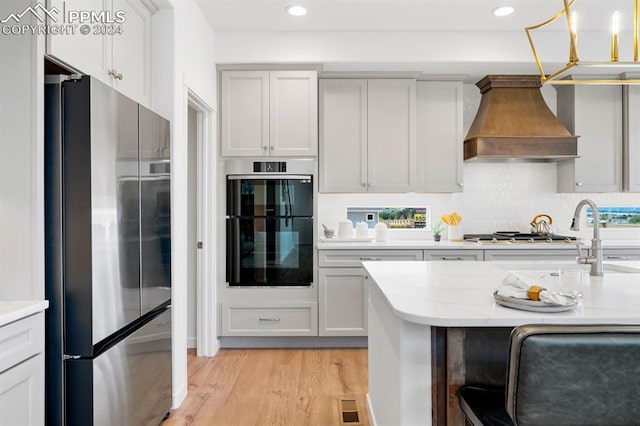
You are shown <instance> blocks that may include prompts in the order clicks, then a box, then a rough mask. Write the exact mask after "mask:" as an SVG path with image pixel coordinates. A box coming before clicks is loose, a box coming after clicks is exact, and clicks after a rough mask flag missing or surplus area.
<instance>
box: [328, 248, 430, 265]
mask: <svg viewBox="0 0 640 426" xmlns="http://www.w3.org/2000/svg"><path fill="white" fill-rule="evenodd" d="M318 256H319V257H320V259H319V261H318V265H319V266H320V267H333V268H340V267H342V268H344V267H353V268H359V267H361V266H362V262H363V261H371V260H422V250H319V251H318Z"/></svg>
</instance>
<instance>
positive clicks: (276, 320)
mask: <svg viewBox="0 0 640 426" xmlns="http://www.w3.org/2000/svg"><path fill="white" fill-rule="evenodd" d="M258 320H259V321H265V322H280V318H258Z"/></svg>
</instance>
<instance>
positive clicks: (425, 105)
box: [319, 78, 463, 192]
mask: <svg viewBox="0 0 640 426" xmlns="http://www.w3.org/2000/svg"><path fill="white" fill-rule="evenodd" d="M462 127H463V126H462V83H461V82H458V81H418V82H416V81H415V80H413V79H398V78H385V79H369V80H366V79H321V80H320V156H319V157H320V158H319V163H320V191H321V192H459V191H461V190H462V164H463V163H462V160H463V158H462V153H463V151H462V148H463V145H462V140H463V137H462Z"/></svg>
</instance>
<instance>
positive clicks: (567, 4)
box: [525, 0, 576, 31]
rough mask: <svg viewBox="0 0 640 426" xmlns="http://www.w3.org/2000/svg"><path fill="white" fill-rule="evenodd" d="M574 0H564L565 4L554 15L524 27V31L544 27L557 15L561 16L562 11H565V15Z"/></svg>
mask: <svg viewBox="0 0 640 426" xmlns="http://www.w3.org/2000/svg"><path fill="white" fill-rule="evenodd" d="M575 1H576V0H571V1H569V2H568V3H567V0H564V2H565V4H566V6H565V8H564V9H562V10H561V11H560V12H558V13H557V14H556V15H554V16H553V17H551V18H549V19H547V20H546V21H544V22H542V23H540V24H537V25H532V26H530V27H525V31H527V30H537V29H538V28H540V27H544V26H545V25H548V24H550V23H552V22H553V21H555V20H557V19H558V18H559V17H561V16H562V14H563V13H566V14H567V15H568V14H569V9H570V8H571V6H573V3H575Z"/></svg>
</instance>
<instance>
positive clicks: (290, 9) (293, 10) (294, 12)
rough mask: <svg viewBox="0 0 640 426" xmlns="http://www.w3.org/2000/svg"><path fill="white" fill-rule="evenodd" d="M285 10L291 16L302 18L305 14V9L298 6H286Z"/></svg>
mask: <svg viewBox="0 0 640 426" xmlns="http://www.w3.org/2000/svg"><path fill="white" fill-rule="evenodd" d="M286 10H287V13H288V14H289V15H291V16H303V15H306V14H307V9H305V8H304V7H302V6H299V5H293V6H287V8H286Z"/></svg>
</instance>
